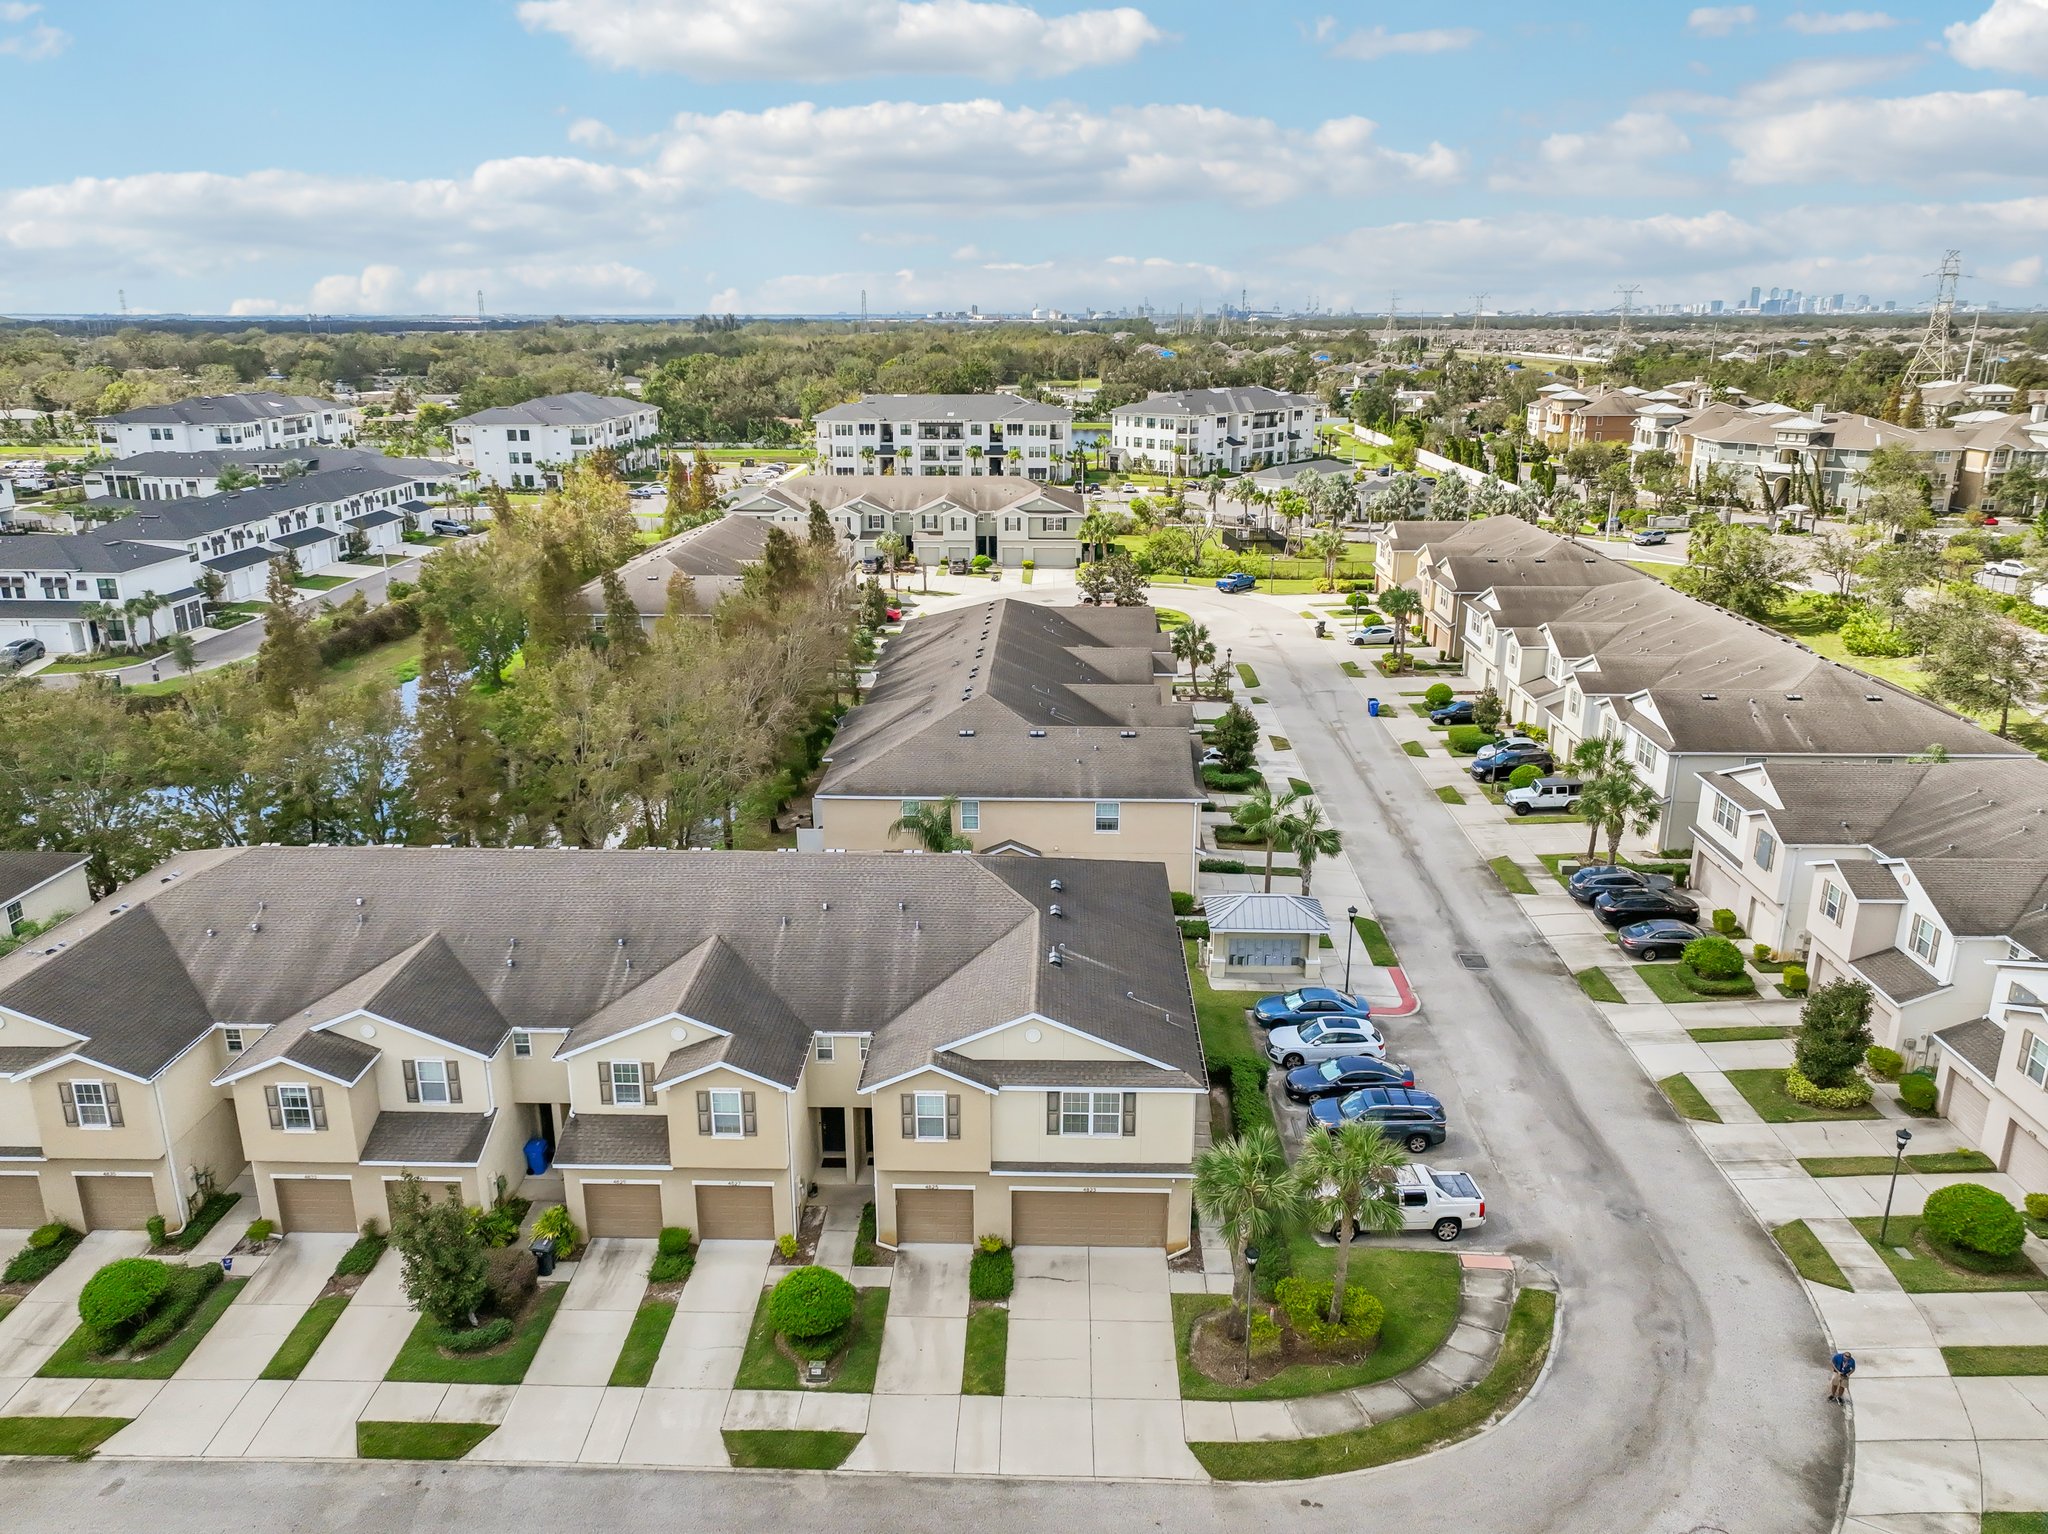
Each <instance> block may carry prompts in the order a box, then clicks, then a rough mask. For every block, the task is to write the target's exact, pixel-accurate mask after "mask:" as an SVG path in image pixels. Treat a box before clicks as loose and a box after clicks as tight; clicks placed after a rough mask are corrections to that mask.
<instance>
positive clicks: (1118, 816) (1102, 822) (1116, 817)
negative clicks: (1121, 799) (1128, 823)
mask: <svg viewBox="0 0 2048 1534" xmlns="http://www.w3.org/2000/svg"><path fill="white" fill-rule="evenodd" d="M1095 829H1096V830H1098V831H1118V830H1121V829H1123V806H1122V805H1120V804H1098V805H1096V806H1095Z"/></svg>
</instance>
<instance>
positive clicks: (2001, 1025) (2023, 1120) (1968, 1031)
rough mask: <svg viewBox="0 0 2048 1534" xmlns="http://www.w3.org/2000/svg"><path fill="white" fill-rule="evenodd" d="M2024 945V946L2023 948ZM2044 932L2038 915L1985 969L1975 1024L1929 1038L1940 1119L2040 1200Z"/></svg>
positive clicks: (2044, 1108) (2047, 987) (2046, 1127)
mask: <svg viewBox="0 0 2048 1534" xmlns="http://www.w3.org/2000/svg"><path fill="white" fill-rule="evenodd" d="M2023 939H2024V941H2023ZM2044 952H2048V932H2044V931H2042V930H2041V916H2040V913H2039V912H2034V913H2031V914H2030V917H2029V919H2028V921H2027V923H2026V925H2025V927H2024V929H2023V931H2022V932H2021V933H2016V934H2015V935H2014V943H2013V952H2012V953H2011V955H2010V956H2008V957H2007V958H2005V959H2001V960H1996V961H1994V962H1993V964H1992V971H1993V976H1994V978H1993V981H1992V992H1991V1004H1990V1006H1989V1007H1988V1008H1986V1010H1985V1013H1984V1015H1983V1016H1982V1017H1975V1018H1971V1019H1970V1020H1969V1021H1968V1022H1963V1023H1956V1024H1953V1025H1952V1026H1950V1027H1947V1028H1944V1029H1942V1030H1941V1031H1940V1032H1939V1033H1937V1034H1935V1036H1934V1038H1935V1042H1936V1043H1937V1044H1938V1045H1939V1046H1940V1050H1939V1064H1938V1066H1937V1067H1936V1070H1935V1085H1936V1088H1937V1090H1938V1091H1939V1093H1940V1096H1939V1099H1938V1100H1939V1102H1940V1105H1941V1111H1942V1113H1943V1114H1944V1115H1946V1116H1947V1118H1948V1120H1949V1122H1950V1123H1952V1124H1954V1125H1955V1126H1956V1128H1957V1129H1959V1130H1961V1131H1962V1133H1963V1135H1964V1136H1965V1137H1966V1138H1968V1139H1969V1140H1970V1141H1972V1142H1973V1143H1974V1144H1975V1145H1976V1146H1977V1148H1978V1149H1979V1150H1981V1151H1983V1152H1984V1154H1985V1155H1987V1156H1989V1157H1990V1158H1991V1159H1992V1160H1993V1161H1995V1162H1996V1163H1997V1164H1998V1166H1999V1168H2000V1170H2002V1171H2003V1172H2005V1173H2006V1174H2007V1175H2008V1176H2009V1177H2011V1178H2012V1180H2013V1181H2014V1182H2016V1183H2018V1184H2019V1185H2020V1188H2021V1190H2022V1191H2023V1192H2027V1193H2048V1001H2044V1000H2043V997H2044V996H2048V959H2044V958H2043V957H2042V955H2043V953H2044Z"/></svg>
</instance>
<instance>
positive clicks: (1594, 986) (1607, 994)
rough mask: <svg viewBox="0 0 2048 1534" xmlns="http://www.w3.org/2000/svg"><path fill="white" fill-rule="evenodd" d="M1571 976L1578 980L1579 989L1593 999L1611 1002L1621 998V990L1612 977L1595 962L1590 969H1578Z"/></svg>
mask: <svg viewBox="0 0 2048 1534" xmlns="http://www.w3.org/2000/svg"><path fill="white" fill-rule="evenodd" d="M1572 978H1573V979H1574V980H1576V981H1578V982H1579V989H1580V990H1582V991H1584V992H1585V993H1586V995H1587V996H1589V997H1590V998H1592V999H1593V1000H1594V1001H1605V1002H1610V1003H1612V1002H1618V1001H1620V1000H1621V999H1622V998H1621V990H1620V988H1619V987H1618V986H1616V985H1615V983H1614V977H1613V976H1612V975H1610V974H1608V973H1607V971H1606V970H1604V969H1602V968H1600V966H1599V965H1597V964H1596V965H1594V966H1593V967H1592V968H1591V969H1582V970H1580V971H1579V972H1578V973H1577V974H1576V975H1574V976H1572Z"/></svg>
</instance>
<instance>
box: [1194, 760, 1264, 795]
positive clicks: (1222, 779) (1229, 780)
mask: <svg viewBox="0 0 2048 1534" xmlns="http://www.w3.org/2000/svg"><path fill="white" fill-rule="evenodd" d="M1265 781H1266V775H1265V774H1264V773H1262V772H1260V771H1259V770H1258V769H1257V768H1247V769H1246V770H1245V771H1243V772H1225V771H1224V770H1223V769H1222V768H1221V767H1219V766H1217V765H1216V764H1215V763H1213V762H1211V763H1210V764H1209V765H1208V766H1207V767H1204V768H1203V769H1202V782H1203V785H1204V786H1205V787H1208V788H1213V789H1214V790H1215V791H1216V792H1217V793H1219V794H1242V793H1247V792H1249V791H1250V790H1252V789H1254V788H1257V787H1258V786H1259V785H1260V784H1261V783H1263V782H1265Z"/></svg>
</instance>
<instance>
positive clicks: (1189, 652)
mask: <svg viewBox="0 0 2048 1534" xmlns="http://www.w3.org/2000/svg"><path fill="white" fill-rule="evenodd" d="M1169 642H1170V644H1171V645H1172V647H1173V657H1174V659H1175V660H1184V661H1186V662H1187V663H1188V687H1189V689H1190V690H1191V691H1192V689H1194V688H1196V687H1198V686H1199V685H1200V683H1201V677H1200V671H1201V668H1202V667H1203V666H1206V665H1208V664H1209V662H1210V661H1212V660H1214V659H1215V658H1216V646H1215V645H1214V644H1213V643H1212V642H1211V641H1210V639H1209V625H1208V624H1206V623H1183V624H1182V625H1181V626H1180V627H1179V628H1177V629H1175V630H1174V631H1173V638H1172V640H1171V641H1169Z"/></svg>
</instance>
